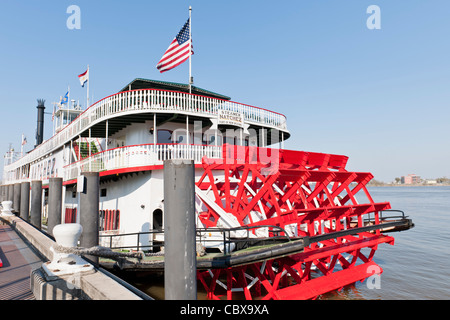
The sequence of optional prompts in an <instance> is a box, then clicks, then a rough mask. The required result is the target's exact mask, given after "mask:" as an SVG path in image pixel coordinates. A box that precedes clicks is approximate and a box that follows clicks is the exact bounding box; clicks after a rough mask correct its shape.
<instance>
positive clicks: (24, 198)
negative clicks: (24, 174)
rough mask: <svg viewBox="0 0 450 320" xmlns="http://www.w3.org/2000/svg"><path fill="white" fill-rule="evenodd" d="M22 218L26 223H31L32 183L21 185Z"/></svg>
mask: <svg viewBox="0 0 450 320" xmlns="http://www.w3.org/2000/svg"><path fill="white" fill-rule="evenodd" d="M20 217H21V218H22V219H23V220H25V221H30V183H29V182H22V183H21V184H20Z"/></svg>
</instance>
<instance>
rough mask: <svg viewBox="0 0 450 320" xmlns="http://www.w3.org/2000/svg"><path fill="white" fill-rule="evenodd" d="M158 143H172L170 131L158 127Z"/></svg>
mask: <svg viewBox="0 0 450 320" xmlns="http://www.w3.org/2000/svg"><path fill="white" fill-rule="evenodd" d="M158 143H172V131H170V130H166V129H158Z"/></svg>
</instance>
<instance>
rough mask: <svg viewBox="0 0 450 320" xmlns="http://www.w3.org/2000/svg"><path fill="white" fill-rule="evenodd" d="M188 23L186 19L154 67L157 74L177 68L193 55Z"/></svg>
mask: <svg viewBox="0 0 450 320" xmlns="http://www.w3.org/2000/svg"><path fill="white" fill-rule="evenodd" d="M189 23H190V21H189V19H188V21H187V22H186V23H185V24H184V26H183V28H181V30H180V32H179V33H178V34H177V36H176V37H175V38H174V39H173V41H172V43H171V44H170V46H169V48H168V49H167V50H166V52H165V53H164V55H163V56H162V58H161V60H159V62H158V64H157V65H156V68H158V70H159V72H161V73H163V72H165V71H168V70H170V69H173V68H175V67H176V66H179V65H180V64H182V63H183V62H185V61H186V60H187V59H188V58H189V57H190V56H191V54H193V53H194V52H193V51H192V40H191V39H190V37H189Z"/></svg>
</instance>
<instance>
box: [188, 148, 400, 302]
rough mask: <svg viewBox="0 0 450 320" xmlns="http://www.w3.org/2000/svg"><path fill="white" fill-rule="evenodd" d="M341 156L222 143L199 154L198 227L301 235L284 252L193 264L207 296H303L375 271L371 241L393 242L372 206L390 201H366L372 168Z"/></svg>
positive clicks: (384, 206)
mask: <svg viewBox="0 0 450 320" xmlns="http://www.w3.org/2000/svg"><path fill="white" fill-rule="evenodd" d="M347 160H348V157H346V156H341V155H333V154H323V153H312V152H302V151H291V150H280V149H267V148H257V147H240V146H230V145H225V146H224V148H223V159H220V160H218V159H206V158H205V159H203V168H204V173H203V175H202V177H201V178H200V179H199V180H198V182H197V184H196V185H197V196H199V197H200V198H201V199H202V203H203V210H202V212H200V213H199V219H200V221H201V222H202V224H203V226H204V227H207V228H211V227H217V226H222V227H223V226H229V227H234V226H236V224H237V225H241V226H244V225H245V226H258V225H260V226H266V227H265V233H266V236H268V237H270V236H271V235H273V231H274V229H273V228H271V227H270V226H274V227H275V226H276V227H281V228H283V229H284V230H285V234H287V235H288V236H289V237H290V239H292V240H295V239H303V240H304V241H305V246H304V248H303V250H299V251H298V252H297V253H294V254H290V255H288V256H282V257H276V258H274V259H266V260H263V261H258V262H252V263H249V264H241V265H237V266H231V267H225V268H217V269H208V270H199V271H198V274H197V276H198V279H199V280H200V281H201V283H202V284H203V287H204V288H205V290H206V291H207V295H208V298H209V299H224V298H227V299H233V298H245V299H311V298H316V297H317V296H319V295H321V294H323V293H326V292H329V291H332V290H336V289H340V288H342V287H344V286H346V285H349V284H352V283H354V282H357V281H362V280H364V279H366V278H368V277H370V276H371V275H373V274H374V273H381V272H382V270H381V268H380V267H379V266H377V265H376V264H375V263H374V262H373V261H372V258H373V256H374V254H375V251H376V250H377V247H378V244H380V243H389V244H393V243H394V238H392V237H390V236H386V235H383V234H382V233H380V229H381V228H382V227H381V226H380V224H381V223H382V222H383V221H382V220H381V219H380V212H381V211H383V210H387V209H390V204H389V203H388V202H382V203H375V202H374V201H373V199H372V197H371V196H370V194H369V192H368V191H367V188H366V185H367V183H368V182H369V181H370V180H371V179H372V178H373V175H372V174H370V173H365V172H349V171H347V170H346V169H345V165H346V163H347ZM357 194H358V197H359V194H361V195H363V198H365V201H364V202H363V203H360V202H358V200H357V199H356V196H357ZM208 199H209V200H208ZM255 230H256V229H255ZM254 232H255V234H256V232H257V231H254Z"/></svg>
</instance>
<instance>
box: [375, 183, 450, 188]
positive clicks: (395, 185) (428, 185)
mask: <svg viewBox="0 0 450 320" xmlns="http://www.w3.org/2000/svg"><path fill="white" fill-rule="evenodd" d="M367 186H368V187H448V186H450V184H449V183H436V184H428V183H414V184H395V183H380V182H376V183H370V182H369V183H368V184H367Z"/></svg>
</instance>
